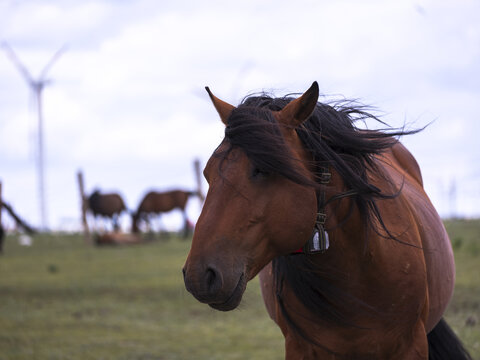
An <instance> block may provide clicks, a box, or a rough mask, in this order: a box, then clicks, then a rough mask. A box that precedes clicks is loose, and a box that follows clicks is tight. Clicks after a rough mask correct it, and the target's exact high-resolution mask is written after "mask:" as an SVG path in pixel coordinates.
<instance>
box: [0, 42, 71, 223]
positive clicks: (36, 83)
mask: <svg viewBox="0 0 480 360" xmlns="http://www.w3.org/2000/svg"><path fill="white" fill-rule="evenodd" d="M2 47H3V49H4V50H5V52H6V53H7V55H8V57H9V58H10V60H11V61H12V62H13V64H14V65H15V66H16V67H17V69H18V71H19V72H20V74H21V75H22V76H23V78H24V79H25V81H26V82H27V84H28V86H30V88H31V89H32V92H33V95H34V98H35V103H36V108H37V116H38V143H37V146H38V159H37V166H38V168H37V171H38V193H39V199H40V201H39V203H40V220H41V228H42V229H43V230H46V229H47V228H48V222H47V206H46V203H45V152H44V137H43V110H42V91H43V89H44V88H45V86H46V85H48V84H50V83H51V80H50V79H47V78H46V76H47V72H48V70H50V68H51V67H52V65H53V64H54V62H55V61H57V60H58V58H59V57H60V55H61V54H62V53H63V52H64V51H65V49H66V46H65V45H64V46H62V47H61V48H60V49H59V50H58V51H57V52H56V53H55V54H54V55H53V57H52V58H51V59H50V61H49V62H48V63H47V65H45V67H44V68H43V70H42V71H41V73H40V75H39V77H38V78H37V79H34V78H33V77H32V75H31V74H30V72H29V71H28V70H27V68H26V67H25V66H24V65H23V64H22V63H21V62H20V60H19V59H18V57H17V56H16V55H15V53H14V52H13V50H12V48H11V47H10V46H9V45H8V44H7V43H6V42H2Z"/></svg>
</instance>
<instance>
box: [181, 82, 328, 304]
mask: <svg viewBox="0 0 480 360" xmlns="http://www.w3.org/2000/svg"><path fill="white" fill-rule="evenodd" d="M206 89H207V92H208V94H209V96H210V98H211V100H212V102H213V105H214V106H215V108H216V110H217V112H218V114H219V115H220V119H221V120H222V122H223V123H224V125H225V126H226V128H225V139H224V140H223V141H222V143H221V144H220V146H219V147H218V148H217V149H216V150H215V152H214V153H213V155H212V156H211V158H210V159H209V161H208V163H207V165H206V167H205V169H204V176H205V178H206V180H207V182H208V184H209V189H208V193H207V196H206V199H205V204H204V206H203V209H202V212H201V215H200V217H199V219H198V222H197V225H196V229H195V233H194V236H193V240H192V246H191V250H190V252H189V254H188V257H187V260H186V263H185V266H184V269H183V272H184V279H185V286H186V288H187V290H188V291H189V292H191V293H192V294H193V295H194V296H195V297H196V298H197V299H198V300H199V301H201V302H204V303H206V304H208V305H210V306H211V307H212V308H214V309H218V310H223V311H227V310H232V309H234V308H236V307H237V306H238V305H239V303H240V301H241V298H242V295H243V293H244V291H245V288H246V285H247V282H248V281H249V280H251V279H252V278H254V277H255V276H256V275H257V274H258V272H259V271H260V270H261V269H262V268H263V267H264V266H265V265H266V264H268V263H269V262H270V261H271V260H272V259H274V258H275V257H277V256H279V255H286V254H288V253H291V252H292V251H295V250H297V249H298V248H300V247H302V246H303V245H304V244H305V243H306V242H307V241H308V240H309V238H310V237H311V235H312V231H313V229H314V226H315V219H316V213H317V199H316V194H315V187H314V185H313V184H314V179H313V175H312V172H311V169H309V166H311V163H312V162H311V160H312V159H311V155H309V154H308V153H307V151H306V150H305V149H304V147H303V146H302V143H301V141H300V139H299V138H298V135H297V133H296V128H298V127H300V126H302V124H303V122H304V121H305V120H307V119H308V118H309V116H310V115H311V114H312V112H313V111H314V109H315V106H316V104H317V101H318V94H319V90H318V84H317V83H316V82H315V83H313V85H312V86H311V87H310V89H309V90H307V91H306V92H305V93H304V94H303V95H302V96H301V97H299V98H298V99H295V100H293V101H291V102H290V103H288V105H286V106H285V107H283V109H281V110H278V111H276V110H270V109H266V108H257V107H255V108H254V107H249V106H242V107H238V108H236V107H234V106H232V105H230V104H228V103H226V102H224V101H222V100H220V99H218V98H217V97H215V96H214V95H213V94H212V93H211V92H210V90H209V89H208V88H206ZM260 133H261V134H262V136H260ZM243 134H245V135H248V136H242V135H243ZM257 135H259V136H257ZM265 136H267V138H268V139H271V141H268V143H266V142H265V141H259V140H260V139H265ZM265 155H268V156H265Z"/></svg>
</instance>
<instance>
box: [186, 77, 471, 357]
mask: <svg viewBox="0 0 480 360" xmlns="http://www.w3.org/2000/svg"><path fill="white" fill-rule="evenodd" d="M207 91H208V92H209V94H210V97H211V99H212V101H213V104H214V105H215V108H216V109H217V111H218V113H219V114H220V117H221V120H222V121H223V123H224V124H225V125H226V128H225V139H224V140H223V142H222V143H221V144H220V146H219V147H218V148H217V149H216V150H215V152H214V153H213V155H212V157H211V158H210V160H209V161H208V163H207V165H206V167H205V170H204V175H205V177H206V179H207V181H208V183H209V190H208V194H207V197H206V201H205V204H204V207H203V210H202V213H201V215H200V217H199V219H198V222H197V226H196V229H195V233H194V236H193V242H192V247H191V250H190V253H189V255H188V257H187V260H186V263H185V267H184V269H183V272H184V277H185V286H186V288H187V290H188V291H189V292H191V293H192V294H193V296H195V297H196V298H197V299H198V300H199V301H201V302H203V303H206V304H208V305H210V306H211V307H212V308H214V309H218V310H222V311H228V310H232V309H235V308H236V307H237V306H238V305H239V303H240V301H241V299H242V295H243V293H244V291H245V288H246V286H247V282H248V281H249V280H251V279H252V278H254V277H255V276H256V275H257V274H260V284H261V288H262V294H263V298H264V301H265V304H266V308H267V310H268V313H269V314H270V316H271V318H272V319H273V320H274V321H275V322H276V323H277V324H278V326H279V327H280V328H281V330H282V332H283V335H284V336H285V349H286V358H287V359H390V360H392V359H393V360H395V359H399V360H400V359H402V360H404V359H428V358H429V356H430V358H431V359H437V358H438V359H468V358H469V356H468V354H467V353H466V352H465V350H464V349H463V348H462V346H461V343H460V342H459V341H458V339H457V338H456V337H455V335H454V333H453V332H452V330H451V329H450V328H449V327H448V325H447V324H446V322H445V321H444V320H443V319H442V316H443V313H444V311H445V309H446V307H447V305H448V303H449V301H450V298H451V296H452V293H453V287H454V281H455V269H454V260H453V253H452V248H451V245H450V241H449V238H448V235H447V233H446V231H445V228H444V226H443V223H442V221H441V219H440V217H439V216H438V214H437V212H436V211H435V209H434V207H433V206H432V204H431V202H430V200H429V199H428V197H427V195H426V194H425V191H424V189H423V184H422V176H421V174H420V169H419V167H418V165H417V162H416V161H415V159H414V158H413V156H412V155H411V154H410V152H409V151H408V150H407V149H406V148H405V147H404V146H403V145H402V144H400V143H399V142H398V140H397V137H398V136H400V135H406V134H409V133H414V132H415V131H412V132H405V131H395V130H391V131H389V132H387V131H376V130H359V129H358V128H357V127H356V126H355V120H359V119H360V120H362V119H365V118H367V117H372V116H371V115H369V114H367V113H366V112H365V109H364V108H361V107H360V108H359V107H357V108H355V107H352V106H351V103H348V104H347V106H341V104H337V105H335V106H329V105H325V104H321V103H318V85H317V83H316V82H315V83H314V84H313V85H312V87H311V88H310V89H309V90H308V91H307V92H306V93H305V94H303V95H302V96H301V97H299V98H298V99H292V98H289V97H286V98H277V99H276V98H270V97H268V96H266V95H265V96H257V97H249V98H247V99H246V100H244V102H243V103H242V104H241V105H240V106H238V107H236V108H235V107H233V106H232V105H229V104H227V103H225V102H223V101H221V100H219V99H218V98H216V97H215V96H213V95H212V94H211V93H210V91H209V90H208V88H207ZM373 118H374V117H373ZM439 339H440V340H439Z"/></svg>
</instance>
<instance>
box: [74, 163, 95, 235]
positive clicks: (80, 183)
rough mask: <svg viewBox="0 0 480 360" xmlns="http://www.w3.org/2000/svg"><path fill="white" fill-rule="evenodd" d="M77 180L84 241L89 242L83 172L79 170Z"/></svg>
mask: <svg viewBox="0 0 480 360" xmlns="http://www.w3.org/2000/svg"><path fill="white" fill-rule="evenodd" d="M77 180H78V189H79V190H80V203H81V210H82V224H83V234H84V236H85V242H87V243H91V242H92V238H91V237H90V229H89V228H88V222H87V207H88V206H87V197H86V196H85V187H84V183H83V173H82V172H81V171H78V172H77Z"/></svg>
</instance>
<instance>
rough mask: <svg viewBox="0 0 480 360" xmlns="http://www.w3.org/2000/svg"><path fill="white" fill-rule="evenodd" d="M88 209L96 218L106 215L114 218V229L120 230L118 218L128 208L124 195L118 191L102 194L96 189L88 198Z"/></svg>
mask: <svg viewBox="0 0 480 360" xmlns="http://www.w3.org/2000/svg"><path fill="white" fill-rule="evenodd" d="M87 201H88V209H89V210H90V211H91V213H92V214H93V217H94V218H97V217H98V216H100V217H106V218H109V219H111V220H112V224H113V228H114V230H118V228H119V224H118V218H119V216H120V215H121V213H122V212H123V211H125V210H127V208H126V206H125V203H124V201H123V199H122V197H121V196H120V195H119V194H117V193H110V194H101V193H100V191H99V190H95V191H94V192H93V193H92V194H91V195H90V197H89V198H88V200H87Z"/></svg>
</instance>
